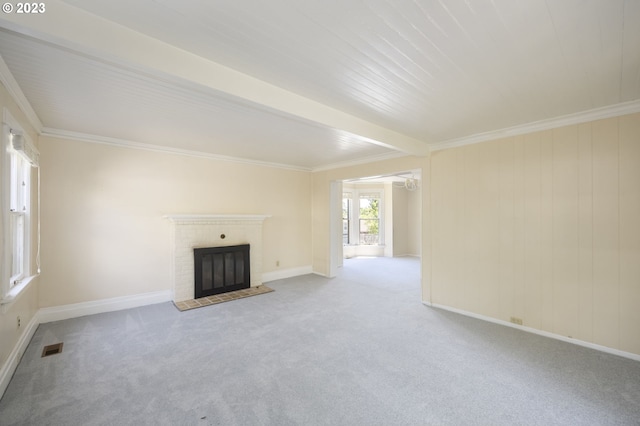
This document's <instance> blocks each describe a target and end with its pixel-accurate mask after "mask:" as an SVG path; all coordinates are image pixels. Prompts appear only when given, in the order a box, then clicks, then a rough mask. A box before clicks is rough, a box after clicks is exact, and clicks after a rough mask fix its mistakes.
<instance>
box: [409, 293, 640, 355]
mask: <svg viewBox="0 0 640 426" xmlns="http://www.w3.org/2000/svg"><path fill="white" fill-rule="evenodd" d="M422 303H423V304H424V305H426V306H429V307H432V308H436V309H442V310H445V311H449V312H454V313H456V314H460V315H464V316H467V317H471V318H475V319H479V320H482V321H487V322H492V323H494V324H499V325H504V326H507V327H511V328H516V329H518V330H522V331H526V332H527V333H532V334H537V335H539V336H544V337H549V338H551V339H555V340H560V341H563V342H567V343H573V344H574V345H578V346H583V347H585V348H589V349H595V350H596V351H600V352H605V353H608V354H612V355H617V356H621V357H623V358H629V359H632V360H634V361H640V354H634V353H631V352H625V351H621V350H619V349H614V348H610V347H608V346H602V345H598V344H595V343H591V342H585V341H584V340H578V339H573V338H571V337H567V336H562V335H560V334H555V333H550V332H548V331H543V330H538V329H536V328H531V327H526V326H522V325H518V324H513V323H511V322H508V321H503V320H499V319H496V318H492V317H488V316H485V315H481V314H476V313H473V312H469V311H465V310H462V309H456V308H452V307H449V306H444V305H438V304H436V303H429V302H426V301H423V302H422Z"/></svg>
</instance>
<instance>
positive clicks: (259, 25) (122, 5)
mask: <svg viewBox="0 0 640 426" xmlns="http://www.w3.org/2000/svg"><path fill="white" fill-rule="evenodd" d="M46 7H47V10H46V12H45V13H44V14H41V15H39V16H24V15H22V16H21V15H17V14H15V13H13V14H3V15H2V16H1V17H0V56H1V57H2V59H3V60H4V62H5V63H6V65H7V67H8V69H9V70H10V72H11V74H12V75H13V77H14V78H15V80H16V81H17V84H18V86H19V87H20V89H21V91H22V92H23V93H24V95H25V97H26V99H27V101H28V103H29V104H30V105H31V107H33V110H34V112H35V115H37V117H38V119H39V120H40V121H41V123H42V126H43V129H42V132H44V133H45V134H61V135H67V136H74V137H79V138H85V139H94V140H99V141H103V142H105V141H106V142H113V143H121V144H127V143H131V144H137V145H139V146H154V147H158V148H166V149H173V150H178V151H180V150H182V151H185V152H198V153H203V154H207V155H218V156H227V157H237V158H244V159H248V160H252V161H261V162H267V163H276V164H281V165H286V166H289V167H295V168H301V169H308V170H314V169H319V168H326V167H331V166H334V165H338V164H347V163H351V162H362V161H371V160H373V159H377V158H385V157H387V156H394V155H399V154H417V155H421V154H424V153H426V152H427V150H428V147H429V146H432V147H433V146H443V143H445V144H446V143H458V142H460V141H464V140H469V141H471V140H475V139H478V135H490V134H499V133H500V131H502V130H503V129H517V128H518V127H521V128H527V126H529V125H530V124H531V123H536V122H545V121H547V122H549V123H554V122H556V121H553V120H554V119H557V118H558V117H566V116H576V114H578V115H579V114H580V113H587V112H590V111H594V110H596V111H606V110H607V109H611V108H614V109H615V108H617V109H616V111H629V110H639V109H640V107H639V106H640V25H638V22H640V1H637V0H626V1H625V0H563V1H551V0H548V1H542V0H520V1H516V0H486V1H481V0H476V1H468V0H465V1H462V0H459V1H445V0H439V1H426V0H425V1H420V0H397V1H392V0H367V1H364V0H341V1H329V0H318V1H310V0H307V1H300V0H271V1H269V2H261V1H255V0H252V1H233V0H219V1H209V0H190V1H181V2H175V1H168V0H111V1H101V0H66V1H58V0H51V1H48V2H46ZM591 116H592V115H591ZM474 138H475V139H474Z"/></svg>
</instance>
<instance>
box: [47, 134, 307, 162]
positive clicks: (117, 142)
mask: <svg viewBox="0 0 640 426" xmlns="http://www.w3.org/2000/svg"><path fill="white" fill-rule="evenodd" d="M41 136H47V137H51V138H57V139H67V140H74V141H79V142H88V143H96V144H101V145H110V146H115V147H119V148H130V149H139V150H143V151H152V152H159V153H164V154H174V155H184V156H187V157H196V158H206V159H209V160H219V161H228V162H233V163H242V164H250V165H254V166H263V167H271V168H277V169H286V170H294V171H299V172H310V171H311V169H310V168H307V167H299V166H292V165H289V164H281V163H270V162H267V161H258V160H249V159H246V158H239V157H231V156H226V155H218V154H211V153H208V152H202V151H193V150H188V149H180V148H173V147H168V146H162V145H154V144H149V143H144V142H134V141H129V140H125V139H118V138H110V137H106V136H97V135H91V134H87V133H80V132H72V131H69V130H60V129H53V128H50V127H45V128H43V129H42V132H41Z"/></svg>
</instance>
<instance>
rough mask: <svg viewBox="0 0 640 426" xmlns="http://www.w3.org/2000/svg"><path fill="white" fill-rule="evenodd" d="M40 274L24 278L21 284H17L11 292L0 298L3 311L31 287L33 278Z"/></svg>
mask: <svg viewBox="0 0 640 426" xmlns="http://www.w3.org/2000/svg"><path fill="white" fill-rule="evenodd" d="M38 276H40V274H36V275H31V276H29V277H27V278H25V279H23V280H22V281H21V282H20V284H16V285H15V286H13V287H12V288H11V290H9V292H8V293H7V294H6V295H5V296H4V297H3V298H2V299H0V305H2V310H3V312H4V311H6V309H7V308H8V307H9V305H11V304H12V303H13V302H15V301H17V300H18V298H19V297H20V295H21V294H22V293H24V291H25V290H26V289H27V288H28V287H29V285H30V284H31V283H32V282H33V280H34V279H35V278H36V277H38Z"/></svg>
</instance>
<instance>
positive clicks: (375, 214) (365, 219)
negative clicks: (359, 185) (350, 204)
mask: <svg viewBox="0 0 640 426" xmlns="http://www.w3.org/2000/svg"><path fill="white" fill-rule="evenodd" d="M359 218H360V219H359V222H360V223H359V225H360V226H359V233H360V244H365V245H377V244H380V195H379V194H360V215H359Z"/></svg>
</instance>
